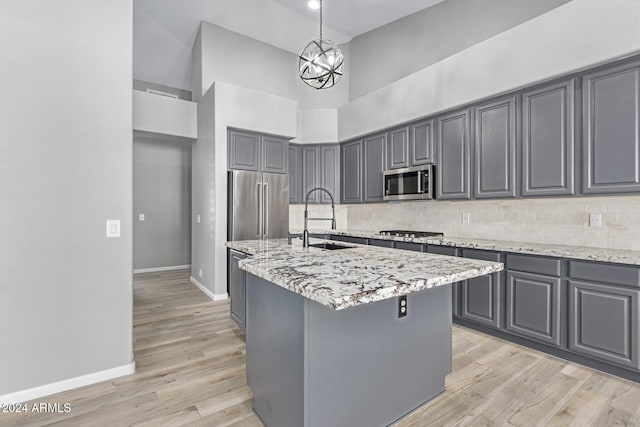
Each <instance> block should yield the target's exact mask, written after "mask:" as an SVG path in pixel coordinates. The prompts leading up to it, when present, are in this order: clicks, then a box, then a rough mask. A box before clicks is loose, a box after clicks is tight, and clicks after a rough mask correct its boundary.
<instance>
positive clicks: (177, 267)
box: [133, 264, 191, 274]
mask: <svg viewBox="0 0 640 427" xmlns="http://www.w3.org/2000/svg"><path fill="white" fill-rule="evenodd" d="M187 268H191V264H188V265H170V266H169V267H154V268H138V269H135V270H133V274H140V273H155V272H157V271H172V270H184V269H187Z"/></svg>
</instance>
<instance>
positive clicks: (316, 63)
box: [298, 0, 344, 89]
mask: <svg viewBox="0 0 640 427" xmlns="http://www.w3.org/2000/svg"><path fill="white" fill-rule="evenodd" d="M343 69H344V57H343V56H342V52H341V51H340V49H338V48H337V47H336V46H335V45H334V44H333V43H332V42H331V40H327V39H323V38H322V0H320V38H318V40H313V41H312V42H310V43H309V44H308V45H307V47H305V48H304V50H303V51H302V53H301V54H300V56H299V59H298V71H299V72H300V78H301V79H302V81H303V82H305V83H306V84H308V85H309V86H311V87H312V88H315V89H328V88H330V87H333V86H334V85H335V84H336V83H338V81H340V78H342V70H343Z"/></svg>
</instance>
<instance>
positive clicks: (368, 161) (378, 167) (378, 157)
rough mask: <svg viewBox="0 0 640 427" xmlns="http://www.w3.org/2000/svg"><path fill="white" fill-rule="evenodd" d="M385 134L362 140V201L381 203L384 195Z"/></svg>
mask: <svg viewBox="0 0 640 427" xmlns="http://www.w3.org/2000/svg"><path fill="white" fill-rule="evenodd" d="M386 138H387V136H386V134H379V135H374V136H371V137H368V138H365V139H364V142H363V145H364V201H365V202H381V201H382V198H383V195H384V176H383V172H384V167H385V155H384V154H385V151H386V150H385V149H386V145H387V144H386Z"/></svg>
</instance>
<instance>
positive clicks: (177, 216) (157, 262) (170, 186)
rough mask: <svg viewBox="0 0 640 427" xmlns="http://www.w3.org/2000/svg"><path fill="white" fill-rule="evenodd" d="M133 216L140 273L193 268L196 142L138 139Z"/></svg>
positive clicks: (135, 264) (136, 264)
mask: <svg viewBox="0 0 640 427" xmlns="http://www.w3.org/2000/svg"><path fill="white" fill-rule="evenodd" d="M133 213H134V215H133V224H134V225H133V268H134V271H135V270H145V269H153V268H163V267H176V266H185V265H190V264H191V143H190V142H184V141H180V140H172V139H171V138H153V137H148V136H139V135H138V136H134V140H133ZM141 214H143V215H144V220H143V221H140V215H141Z"/></svg>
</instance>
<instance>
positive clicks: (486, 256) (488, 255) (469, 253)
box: [462, 249, 500, 262]
mask: <svg viewBox="0 0 640 427" xmlns="http://www.w3.org/2000/svg"><path fill="white" fill-rule="evenodd" d="M462 258H471V259H479V260H483V261H496V262H500V252H493V251H481V250H478V249H463V250H462Z"/></svg>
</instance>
